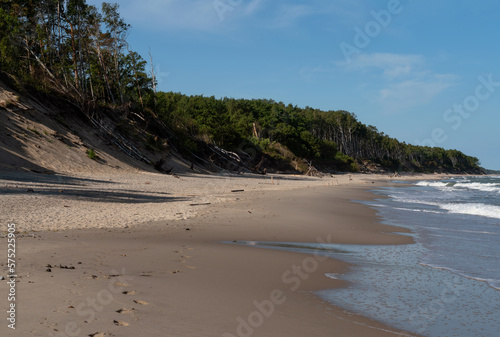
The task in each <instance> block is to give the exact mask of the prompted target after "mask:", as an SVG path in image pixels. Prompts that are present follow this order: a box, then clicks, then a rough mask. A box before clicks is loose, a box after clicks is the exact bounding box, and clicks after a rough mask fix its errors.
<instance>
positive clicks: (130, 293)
mask: <svg viewBox="0 0 500 337" xmlns="http://www.w3.org/2000/svg"><path fill="white" fill-rule="evenodd" d="M122 294H123V295H135V290H130V291H122Z"/></svg>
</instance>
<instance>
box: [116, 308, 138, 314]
mask: <svg viewBox="0 0 500 337" xmlns="http://www.w3.org/2000/svg"><path fill="white" fill-rule="evenodd" d="M134 310H135V309H134V308H132V309H125V308H121V309H118V310H116V312H117V313H119V314H130V313H132V312H133V311H134Z"/></svg>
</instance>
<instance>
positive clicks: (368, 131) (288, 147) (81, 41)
mask: <svg viewBox="0 0 500 337" xmlns="http://www.w3.org/2000/svg"><path fill="white" fill-rule="evenodd" d="M118 10H119V5H118V4H110V3H103V4H102V8H101V10H99V9H97V8H96V7H94V6H91V5H88V4H87V3H86V0H66V1H59V0H44V1H26V0H9V1H2V0H0V68H1V69H2V70H3V71H5V72H9V73H11V74H13V75H15V76H16V78H19V79H21V80H22V81H24V82H25V83H29V84H30V85H32V86H33V87H35V88H36V89H39V90H41V91H43V92H46V91H51V90H52V91H56V92H57V93H58V94H59V95H61V96H63V97H64V99H65V100H66V101H72V102H75V101H76V102H77V103H79V105H80V107H81V108H82V109H83V108H85V109H86V110H87V109H88V108H89V107H92V106H95V105H96V102H97V103H100V104H101V105H111V106H122V107H129V108H127V109H128V110H132V111H133V112H134V113H135V116H139V119H141V121H139V122H138V123H142V122H144V124H143V126H144V129H145V130H142V131H144V132H146V134H148V133H150V134H151V136H150V137H151V138H148V139H147V144H146V145H147V146H149V147H150V148H151V149H159V145H158V144H157V140H158V139H159V138H164V137H165V135H161V134H155V132H156V131H155V130H154V129H153V127H152V126H151V125H153V124H157V125H160V124H161V126H162V127H163V126H164V125H165V126H167V127H168V129H169V132H171V135H173V136H174V137H175V139H177V143H176V148H178V149H179V150H180V151H181V152H184V153H194V154H197V155H203V154H204V151H206V148H207V146H206V145H207V144H210V145H217V146H219V147H221V148H225V149H227V150H232V151H236V152H240V153H241V152H245V149H247V151H248V152H246V153H247V156H248V157H252V160H254V161H258V160H260V158H264V155H267V156H269V157H271V158H275V159H276V160H281V161H286V162H288V163H290V164H291V165H292V166H294V167H296V168H297V169H300V170H307V169H308V164H307V163H310V162H311V161H313V162H314V163H315V164H316V163H317V164H319V165H321V166H323V167H325V168H328V169H331V170H341V171H358V170H359V167H358V164H357V163H359V162H362V161H372V162H375V163H378V164H380V165H382V166H384V167H385V168H388V169H390V170H394V171H419V172H434V171H438V172H454V173H464V172H474V173H477V172H481V170H482V169H481V168H480V167H479V165H480V164H479V161H478V159H477V158H474V157H469V156H466V155H464V154H463V153H461V152H459V151H456V150H444V149H441V148H429V147H422V146H413V145H409V144H406V143H401V142H399V141H398V140H396V139H394V138H391V137H389V136H388V135H385V134H384V133H382V132H379V131H378V130H377V128H376V127H374V126H371V125H368V126H367V125H365V124H362V123H361V122H359V121H358V120H357V117H356V115H354V114H352V113H350V112H347V111H322V110H318V109H313V108H311V107H306V108H299V107H297V106H293V105H291V104H288V105H285V104H284V103H283V102H275V101H273V100H269V99H253V100H245V99H232V98H226V97H225V98H222V99H217V98H215V97H213V96H212V97H204V96H186V95H182V94H180V93H173V92H167V93H164V92H160V93H156V92H154V91H153V85H154V83H153V80H152V79H151V78H149V76H148V74H147V71H146V65H147V64H146V62H145V61H144V60H143V59H142V58H141V56H140V55H139V54H138V53H136V52H134V51H131V50H129V48H128V43H127V41H126V38H127V35H128V32H129V29H130V25H128V24H127V23H125V22H124V20H123V19H122V18H121V16H120V14H119V11H118ZM5 104H7V102H6V103H5ZM56 120H57V122H59V123H60V124H62V125H64V126H66V127H67V125H66V123H64V121H63V120H61V119H56ZM135 122H137V121H135ZM161 129H162V128H157V130H161ZM136 130H137V129H136ZM139 133H141V134H144V133H142V132H137V134H139ZM157 136H159V138H158V137H157ZM248 144H250V145H251V146H250V147H248V148H247V145H248ZM250 153H251V154H250ZM87 155H88V156H89V158H92V159H96V158H97V156H96V155H95V152H94V151H93V150H92V149H89V150H88V151H87Z"/></svg>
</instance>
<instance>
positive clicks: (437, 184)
mask: <svg viewBox="0 0 500 337" xmlns="http://www.w3.org/2000/svg"><path fill="white" fill-rule="evenodd" d="M449 184H450V183H446V182H443V181H419V182H418V183H416V184H415V185H417V186H428V187H447V186H448V185H449Z"/></svg>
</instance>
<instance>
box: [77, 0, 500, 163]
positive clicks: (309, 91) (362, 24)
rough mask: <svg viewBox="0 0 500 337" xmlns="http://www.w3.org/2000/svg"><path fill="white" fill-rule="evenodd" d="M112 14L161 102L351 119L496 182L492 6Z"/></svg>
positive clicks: (298, 2) (273, 0) (497, 28)
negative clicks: (202, 101)
mask: <svg viewBox="0 0 500 337" xmlns="http://www.w3.org/2000/svg"><path fill="white" fill-rule="evenodd" d="M115 2H116V3H118V4H119V5H120V13H121V14H122V17H123V18H124V20H125V21H126V22H127V23H129V24H131V25H132V29H131V31H130V35H129V39H128V40H129V43H130V46H131V48H132V49H133V50H135V51H137V52H139V53H140V54H141V55H142V57H143V58H144V59H146V60H148V61H149V60H150V57H149V52H151V55H152V56H153V64H154V67H155V71H156V74H157V77H158V82H159V87H158V89H159V90H162V91H174V92H181V93H183V94H187V95H204V96H215V97H217V98H221V97H233V98H248V99H252V98H267V99H273V100H275V101H277V102H280V101H281V102H284V103H285V104H289V103H291V104H292V105H297V106H299V107H306V106H309V107H313V108H318V109H322V110H347V111H349V112H352V113H354V114H356V115H357V116H358V119H359V120H360V121H361V122H363V123H365V124H367V125H374V126H376V127H377V128H378V130H379V131H381V132H384V133H385V134H388V135H389V136H391V137H395V138H397V139H399V140H400V141H405V142H407V143H411V144H415V145H428V146H439V147H443V148H446V149H457V150H460V151H463V152H464V153H466V154H468V155H472V156H475V157H478V158H479V159H480V161H481V164H482V166H483V167H486V168H488V169H497V170H500V155H499V154H500V132H499V131H498V128H499V126H500V66H499V60H500V57H499V56H500V43H498V33H499V32H500V20H498V13H500V2H499V1H497V0H481V1H473V0H437V1H436V0H377V1H376V0H307V1H306V0H142V1H137V0H121V1H120V0H119V1H115ZM87 3H89V4H91V5H95V6H98V7H100V4H101V3H102V1H97V0H87Z"/></svg>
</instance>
